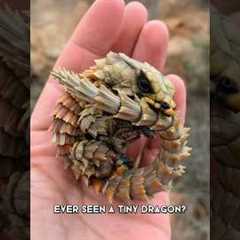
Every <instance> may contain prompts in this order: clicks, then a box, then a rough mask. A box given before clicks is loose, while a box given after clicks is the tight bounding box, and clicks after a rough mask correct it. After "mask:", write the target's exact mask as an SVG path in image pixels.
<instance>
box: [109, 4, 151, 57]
mask: <svg viewBox="0 0 240 240" xmlns="http://www.w3.org/2000/svg"><path fill="white" fill-rule="evenodd" d="M147 15H148V14H147V10H146V8H145V7H144V6H143V5H142V4H141V3H139V2H131V3H129V4H127V6H126V7H125V11H124V17H123V22H122V26H121V30H120V33H119V37H118V38H117V40H116V42H115V43H114V45H113V47H112V50H113V51H114V52H123V53H125V54H127V55H128V56H131V55H132V51H133V49H134V46H135V44H136V42H137V39H138V36H139V33H140V32H141V29H142V27H143V26H144V24H145V23H146V21H147Z"/></svg>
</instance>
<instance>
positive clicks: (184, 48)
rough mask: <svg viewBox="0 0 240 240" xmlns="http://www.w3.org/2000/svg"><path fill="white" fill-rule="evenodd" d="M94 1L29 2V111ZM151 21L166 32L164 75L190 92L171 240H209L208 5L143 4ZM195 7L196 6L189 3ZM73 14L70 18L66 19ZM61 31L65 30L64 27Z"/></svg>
mask: <svg viewBox="0 0 240 240" xmlns="http://www.w3.org/2000/svg"><path fill="white" fill-rule="evenodd" d="M90 2H92V1H87V0H86V1H84V0H32V4H31V8H32V11H31V48H32V51H31V61H32V72H33V80H32V96H31V102H32V107H34V104H35V102H36V100H37V98H38V96H39V94H40V92H41V90H42V87H43V85H44V83H45V81H46V79H47V77H48V75H49V72H50V69H51V68H52V66H53V64H54V62H55V60H56V58H57V56H58V55H59V54H60V52H61V50H62V49H63V47H64V44H65V43H66V41H67V39H68V38H69V36H70V34H71V32H72V30H73V29H74V26H75V25H76V24H77V22H78V21H79V20H80V19H81V17H82V16H83V14H84V13H85V12H86V10H87V9H88V7H89V4H90ZM142 2H145V4H146V6H147V7H148V9H149V11H150V18H157V19H161V20H164V21H165V22H166V23H167V25H168V27H169V30H170V42H169V49H168V60H167V65H166V69H165V72H166V73H175V74H179V75H180V76H182V77H183V78H184V79H185V81H186V85H187V89H188V113H187V120H186V121H187V125H188V126H190V127H191V128H192V134H191V138H190V145H191V146H192V148H193V153H192V156H191V158H190V159H189V160H187V161H186V166H187V174H186V175H185V177H184V179H183V181H181V182H179V183H177V185H176V186H175V188H174V189H173V192H172V193H171V201H172V202H173V203H181V204H185V205H187V211H186V213H185V214H184V215H177V216H176V215H173V217H172V229H173V238H172V239H173V240H193V239H194V240H207V239H209V99H208V86H209V83H208V82H209V77H208V76H209V69H208V65H209V64H208V59H209V57H208V48H209V15H208V6H207V5H206V4H207V1H204V0H202V1H200V0H198V1H190V0H182V1H178V0H161V1H160V2H159V1H158V0H155V1H154V0H153V1H142ZM193 2H194V3H193ZM69 13H71V14H69ZM63 26H64V27H63Z"/></svg>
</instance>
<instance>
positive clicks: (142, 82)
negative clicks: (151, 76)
mask: <svg viewBox="0 0 240 240" xmlns="http://www.w3.org/2000/svg"><path fill="white" fill-rule="evenodd" d="M137 86H138V89H139V90H140V92H141V93H153V89H152V86H151V83H150V82H149V80H148V79H147V77H146V75H145V74H144V72H142V71H141V72H140V74H139V75H138V77H137Z"/></svg>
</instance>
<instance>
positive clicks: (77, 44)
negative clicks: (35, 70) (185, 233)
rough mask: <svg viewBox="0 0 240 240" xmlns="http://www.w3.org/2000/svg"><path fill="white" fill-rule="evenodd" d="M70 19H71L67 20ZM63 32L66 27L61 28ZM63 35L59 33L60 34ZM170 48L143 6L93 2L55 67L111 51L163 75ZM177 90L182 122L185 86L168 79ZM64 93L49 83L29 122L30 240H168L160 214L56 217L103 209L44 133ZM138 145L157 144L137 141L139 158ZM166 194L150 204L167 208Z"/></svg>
mask: <svg viewBox="0 0 240 240" xmlns="http://www.w3.org/2000/svg"><path fill="white" fill-rule="evenodd" d="M70 17H71V16H70ZM63 27H64V26H63ZM59 34H61V33H59ZM167 45H168V30H167V27H166V25H165V24H164V23H162V22H161V21H147V11H146V9H145V7H144V6H143V5H141V4H140V3H137V2H132V3H130V4H127V5H126V6H125V4H124V2H123V0H97V1H95V2H94V4H93V5H92V6H91V7H90V9H89V10H88V12H87V13H86V14H85V16H84V17H83V18H82V20H81V21H80V23H79V24H78V26H77V27H76V29H75V32H74V33H73V35H72V37H71V38H70V40H69V41H68V43H67V45H66V47H65V49H64V50H63V52H62V54H61V56H60V57H59V59H58V60H57V62H56V65H55V67H65V68H67V69H71V70H73V71H76V72H81V71H82V70H84V69H86V68H88V67H89V66H91V65H93V64H94V59H97V58H100V57H103V56H105V55H106V53H108V52H109V51H110V50H111V51H115V52H123V53H125V54H127V55H129V56H131V57H133V58H135V59H137V60H140V61H146V62H148V63H150V64H152V65H153V66H155V67H157V68H158V69H159V70H161V71H163V68H164V64H165V60H166V55H167ZM168 78H169V79H170V80H171V81H173V83H174V85H175V88H176V96H175V100H176V103H177V110H178V114H179V116H180V118H181V119H182V121H184V116H185V100H186V92H185V87H184V83H183V81H182V80H181V79H180V78H179V77H178V76H175V75H169V76H168ZM62 93H63V89H62V87H61V86H60V85H59V84H58V82H56V81H55V80H54V79H52V78H49V80H48V81H47V83H46V85H45V87H44V89H43V91H42V94H41V96H40V98H39V100H38V102H37V104H36V107H35V109H34V111H33V114H32V118H31V237H32V238H31V239H33V240H38V239H45V240H47V239H51V240H52V239H58V240H68V239H69V240H74V239H84V240H85V239H89V240H95V239H106V240H108V239H111V240H117V239H121V240H124V239H138V240H141V239H150V240H152V239H163V240H170V238H171V231H170V221H169V216H168V215H164V214H147V215H142V214H135V215H131V214H129V215H124V214H123V215H121V214H104V215H96V214H94V215H87V214H77V215H63V214H61V215H60V214H54V213H53V209H54V205H56V204H102V205H103V204H104V205H105V204H107V202H106V199H105V198H104V197H102V196H98V195H96V194H95V193H94V192H93V191H92V190H89V189H86V188H85V187H84V186H83V185H82V184H81V183H79V182H76V181H75V180H74V178H73V176H72V174H71V173H70V172H69V171H65V170H64V169H63V163H62V162H61V161H60V160H59V159H57V158H56V157H55V156H56V148H55V146H54V145H53V144H52V143H51V134H50V132H49V131H48V129H49V126H50V124H51V119H52V117H51V115H52V113H53V109H54V107H55V105H56V101H57V99H58V98H59V97H60V96H61V95H62ZM139 144H140V145H141V146H143V144H146V147H145V156H147V157H151V155H153V153H154V152H156V151H158V148H159V140H158V139H157V138H156V139H154V140H151V141H148V142H146V139H140V140H139V141H138V143H135V144H134V145H132V146H131V148H130V149H129V154H132V155H134V154H137V149H139V147H136V146H139ZM167 201H168V194H167V193H166V192H162V193H159V194H157V195H156V196H155V197H154V199H153V200H151V202H149V204H157V205H161V204H166V203H167Z"/></svg>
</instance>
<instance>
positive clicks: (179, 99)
mask: <svg viewBox="0 0 240 240" xmlns="http://www.w3.org/2000/svg"><path fill="white" fill-rule="evenodd" d="M166 78H168V79H169V80H170V81H171V82H172V83H173V85H174V87H175V91H176V93H175V96H174V101H175V102H176V105H177V108H176V111H177V116H178V117H179V119H180V121H181V122H182V123H183V124H184V122H185V114H186V98H187V92H186V86H185V82H184V81H183V79H181V78H180V77H179V76H177V75H174V74H169V75H167V76H166Z"/></svg>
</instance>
